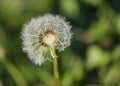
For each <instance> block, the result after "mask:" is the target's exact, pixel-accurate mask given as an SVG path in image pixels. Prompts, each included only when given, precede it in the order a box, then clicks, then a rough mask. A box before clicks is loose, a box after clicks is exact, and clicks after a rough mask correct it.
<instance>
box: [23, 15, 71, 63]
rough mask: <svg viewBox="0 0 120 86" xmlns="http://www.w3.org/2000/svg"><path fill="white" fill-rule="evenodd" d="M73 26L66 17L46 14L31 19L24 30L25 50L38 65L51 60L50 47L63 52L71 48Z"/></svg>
mask: <svg viewBox="0 0 120 86" xmlns="http://www.w3.org/2000/svg"><path fill="white" fill-rule="evenodd" d="M70 29H71V26H70V25H69V23H68V22H66V20H65V18H64V17H61V16H58V15H51V14H46V15H44V16H39V17H36V18H33V19H31V21H30V22H28V23H27V24H25V25H24V27H23V29H22V40H23V50H24V51H25V52H26V53H27V54H28V57H29V58H30V59H31V60H32V61H33V62H34V63H35V64H38V65H41V64H42V63H43V62H44V61H45V60H48V59H51V53H50V50H49V49H50V47H54V49H56V50H58V51H63V50H64V49H65V48H66V47H68V46H70V44H71V42H70V39H71V36H72V33H71V31H70Z"/></svg>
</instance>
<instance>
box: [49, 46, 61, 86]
mask: <svg viewBox="0 0 120 86" xmlns="http://www.w3.org/2000/svg"><path fill="white" fill-rule="evenodd" d="M50 51H51V54H52V57H53V71H54V76H55V79H56V86H60V80H59V72H58V61H57V56H56V53H55V50H54V48H53V47H52V48H50Z"/></svg>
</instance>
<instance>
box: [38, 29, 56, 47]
mask: <svg viewBox="0 0 120 86" xmlns="http://www.w3.org/2000/svg"><path fill="white" fill-rule="evenodd" d="M55 37H56V36H55V33H54V32H53V31H46V32H44V33H41V35H40V41H39V42H40V44H41V45H43V46H44V47H51V46H53V44H54V42H55Z"/></svg>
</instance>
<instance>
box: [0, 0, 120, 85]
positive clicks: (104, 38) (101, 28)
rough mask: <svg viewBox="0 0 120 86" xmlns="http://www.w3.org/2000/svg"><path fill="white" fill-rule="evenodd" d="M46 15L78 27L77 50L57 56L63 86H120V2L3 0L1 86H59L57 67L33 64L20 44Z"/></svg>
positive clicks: (0, 17) (0, 8) (0, 14)
mask: <svg viewBox="0 0 120 86" xmlns="http://www.w3.org/2000/svg"><path fill="white" fill-rule="evenodd" d="M46 13H51V14H58V15H62V16H65V17H66V20H67V21H69V22H70V24H71V25H72V32H73V37H72V40H71V46H70V47H68V48H66V49H65V51H64V52H57V55H58V57H59V58H58V60H59V72H60V80H61V86H120V14H119V13H120V0H0V86H55V80H54V75H53V67H52V63H53V62H52V61H46V62H45V63H44V64H42V65H41V66H38V65H35V64H33V63H32V62H31V61H30V60H29V59H28V57H27V55H26V53H24V52H23V51H22V40H21V38H20V36H21V35H20V34H21V29H22V27H23V25H24V24H25V23H26V22H28V21H30V19H31V18H33V17H36V16H39V15H44V14H46Z"/></svg>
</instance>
